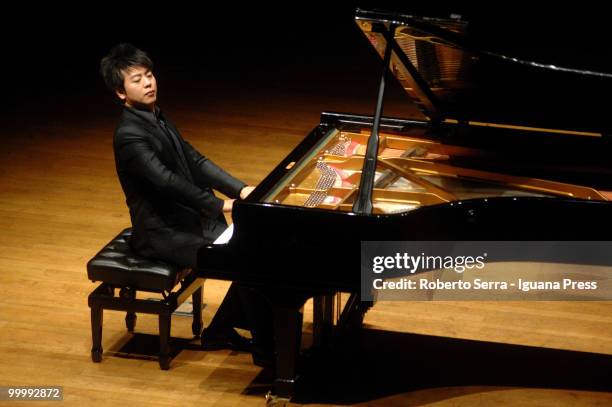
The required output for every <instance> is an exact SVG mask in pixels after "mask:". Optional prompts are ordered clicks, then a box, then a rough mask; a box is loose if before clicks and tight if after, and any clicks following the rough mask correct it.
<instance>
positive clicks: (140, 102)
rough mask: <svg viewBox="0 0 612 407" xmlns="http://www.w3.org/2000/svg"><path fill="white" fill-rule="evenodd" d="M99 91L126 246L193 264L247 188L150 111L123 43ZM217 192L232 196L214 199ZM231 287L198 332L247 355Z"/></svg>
mask: <svg viewBox="0 0 612 407" xmlns="http://www.w3.org/2000/svg"><path fill="white" fill-rule="evenodd" d="M100 72H101V74H102V77H103V79H104V82H105V84H106V86H107V87H108V88H109V89H110V90H111V91H112V92H113V93H114V94H116V95H117V97H118V98H119V100H120V102H121V104H122V106H123V112H122V114H121V117H120V119H119V124H118V126H117V128H116V130H115V135H114V152H115V164H116V169H117V175H118V176H119V181H120V183H121V187H122V188H123V192H124V193H125V197H126V203H127V205H128V207H129V210H130V217H131V221H132V227H133V232H132V238H131V240H130V245H131V247H132V248H133V250H134V251H136V252H137V253H139V254H141V255H143V256H146V257H152V258H158V259H162V260H165V261H168V262H171V263H175V264H178V265H180V266H183V267H195V266H196V253H197V249H198V248H199V247H200V246H202V245H204V244H207V243H211V242H213V241H214V240H215V239H216V238H217V237H218V236H219V235H220V234H221V233H222V232H223V230H225V228H226V227H227V223H226V221H225V217H224V215H223V213H224V212H230V211H231V210H232V205H233V202H234V199H244V198H246V196H247V195H248V194H249V193H250V192H251V191H252V190H253V187H250V186H247V185H246V184H245V183H244V182H242V181H239V180H238V179H236V178H234V177H233V176H231V175H230V174H228V173H227V172H225V171H224V170H223V169H221V168H220V167H218V166H217V165H216V164H214V163H213V162H212V161H211V160H209V159H208V158H206V157H204V156H203V155H202V154H200V153H199V152H198V151H197V150H196V149H195V148H193V147H192V146H191V145H190V144H189V143H188V142H187V141H185V140H184V139H183V138H182V137H181V134H180V133H179V132H178V130H177V128H176V127H175V126H174V124H172V122H170V121H169V120H168V118H167V117H166V116H165V115H164V114H163V113H162V111H161V110H160V109H159V107H157V105H156V101H157V83H156V80H155V76H154V74H153V63H152V61H151V59H150V58H149V57H148V55H147V54H146V53H145V52H143V51H142V50H140V49H138V48H136V47H134V46H133V45H130V44H119V45H117V46H115V47H114V48H113V49H112V50H111V51H110V52H109V54H108V55H107V56H105V57H104V58H103V59H102V61H101V64H100ZM213 189H214V190H218V191H220V192H222V193H223V194H225V195H226V196H228V197H230V198H231V199H225V200H222V199H220V198H218V197H216V196H215V194H214V193H213ZM243 290H244V289H243V288H241V287H239V286H236V285H235V284H232V286H231V287H230V289H229V291H228V293H227V295H226V297H225V299H224V300H223V303H222V304H221V306H220V307H219V310H218V312H217V314H216V315H215V317H214V318H213V321H212V322H211V324H210V325H209V327H208V328H207V329H206V330H205V332H204V334H203V342H204V343H205V344H208V345H210V347H211V348H214V347H216V348H221V347H228V348H233V349H241V350H247V348H248V346H249V345H250V344H249V343H248V341H247V340H246V339H245V338H243V337H242V336H240V335H238V333H237V332H236V331H235V330H234V329H233V327H234V326H241V327H244V326H243V325H241V324H240V323H239V322H240V321H242V323H244V321H246V318H244V317H243V314H244V313H243V309H244V307H243V302H244V301H246V300H245V298H247V296H248V294H244V293H243Z"/></svg>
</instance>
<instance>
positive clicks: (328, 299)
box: [312, 295, 335, 347]
mask: <svg viewBox="0 0 612 407" xmlns="http://www.w3.org/2000/svg"><path fill="white" fill-rule="evenodd" d="M334 299H335V295H320V296H316V297H314V298H313V318H312V320H313V321H312V346H313V347H324V346H328V345H329V344H330V342H331V338H332V334H333V329H334V320H333V319H334Z"/></svg>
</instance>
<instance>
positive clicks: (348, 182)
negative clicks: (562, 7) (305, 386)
mask: <svg viewBox="0 0 612 407" xmlns="http://www.w3.org/2000/svg"><path fill="white" fill-rule="evenodd" d="M355 21H356V24H357V25H358V27H359V28H360V29H361V31H362V32H363V34H364V35H365V37H366V39H367V40H368V42H369V43H370V44H371V45H372V47H373V49H374V51H375V52H376V53H378V54H379V55H380V57H381V59H382V61H383V63H382V69H381V77H380V86H379V91H378V99H377V101H376V109H375V112H374V114H373V115H372V116H365V115H357V114H344V113H331V112H324V113H322V114H321V119H320V123H319V124H318V125H317V126H316V127H315V128H314V129H313V130H312V131H311V132H310V134H308V136H306V138H305V139H304V140H303V141H302V142H301V143H300V144H299V145H298V146H297V147H296V148H295V149H294V150H293V151H292V152H291V153H290V154H289V155H288V156H287V157H286V158H285V159H284V160H283V161H282V162H280V163H279V164H278V166H277V167H276V168H275V169H274V170H273V171H272V172H271V173H270V174H269V175H268V176H267V177H265V179H264V180H263V181H262V182H261V183H260V184H259V185H258V186H257V188H256V189H255V191H254V192H253V193H252V194H251V195H250V196H249V197H248V198H247V199H246V200H243V201H237V202H236V203H235V205H234V209H233V213H232V217H233V225H234V231H233V235H232V237H231V239H230V240H229V241H228V242H227V243H224V244H215V245H208V246H205V247H202V248H201V249H200V251H199V255H198V264H199V269H198V273H199V275H200V276H201V277H206V278H214V279H223V280H231V281H235V282H240V283H242V284H244V285H247V286H251V287H254V288H255V289H257V290H258V291H259V292H261V293H263V295H265V296H266V297H267V298H268V300H269V301H270V303H271V304H272V307H273V313H274V332H275V346H276V349H275V353H276V356H275V357H276V360H275V363H276V365H275V374H276V379H275V390H274V392H275V396H276V399H273V400H274V401H278V400H286V399H289V398H290V397H291V396H292V395H293V392H294V386H295V383H296V380H297V378H298V373H299V371H298V369H297V360H298V358H299V353H300V346H301V342H300V341H301V336H302V308H303V305H304V303H305V302H306V301H307V300H308V299H310V298H315V299H316V301H315V311H316V315H315V319H316V322H317V323H318V324H319V325H317V326H318V327H321V326H322V327H327V328H329V327H330V326H331V325H333V329H354V328H355V327H358V326H359V325H360V323H361V320H362V318H363V315H364V313H365V312H366V311H367V309H368V308H369V307H370V306H371V305H372V304H371V303H368V302H362V301H360V298H359V290H360V272H359V270H360V242H361V241H376V240H402V241H406V240H409V241H414V240H434V241H435V240H609V234H610V231H612V204H611V203H610V202H609V200H610V199H612V165H611V163H612V159H611V158H610V156H611V153H612V149H611V144H610V139H611V137H610V136H611V134H610V127H611V126H610V122H609V120H607V115H606V114H605V106H601V105H599V104H597V103H596V102H594V101H593V94H594V93H596V92H601V93H602V94H606V93H607V94H611V93H610V92H609V91H610V90H612V75H610V74H607V73H601V72H597V71H589V70H583V69H578V68H574V67H570V68H566V67H560V66H555V65H548V64H546V63H545V62H542V61H537V60H535V61H533V60H524V59H520V58H514V57H511V56H508V55H505V54H503V53H499V52H494V51H491V50H488V49H481V48H478V47H477V45H475V44H476V43H475V42H473V41H471V40H470V37H469V35H466V27H467V25H466V23H465V22H464V21H461V20H460V19H436V18H424V17H415V16H410V15H404V14H398V13H388V12H378V11H367V10H359V9H358V10H356V14H355ZM395 80H397V81H398V82H399V84H400V85H401V87H402V88H403V89H404V90H405V91H406V93H407V96H408V97H409V99H410V100H411V101H412V102H413V103H414V104H416V106H418V108H419V111H420V112H421V116H422V117H420V118H412V119H403V118H391V117H385V116H384V115H383V102H384V95H385V89H386V87H387V85H388V83H389V82H390V81H395ZM337 292H346V293H351V296H350V298H349V299H348V301H347V302H346V305H345V307H344V310H343V312H342V315H341V317H340V319H339V321H338V322H337V323H336V324H335V325H334V324H332V323H331V322H330V312H329V309H330V307H331V305H332V304H331V303H330V301H331V300H330V295H332V294H334V293H337ZM317 332H318V331H317ZM319 333H320V332H319Z"/></svg>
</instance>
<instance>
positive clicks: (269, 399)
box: [266, 391, 289, 407]
mask: <svg viewBox="0 0 612 407" xmlns="http://www.w3.org/2000/svg"><path fill="white" fill-rule="evenodd" d="M288 403H289V399H288V398H284V397H278V396H277V395H275V394H272V392H271V391H269V392H268V393H266V407H285V406H286V405H287V404H288Z"/></svg>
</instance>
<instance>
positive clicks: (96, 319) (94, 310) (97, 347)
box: [91, 306, 104, 363]
mask: <svg viewBox="0 0 612 407" xmlns="http://www.w3.org/2000/svg"><path fill="white" fill-rule="evenodd" d="M103 312H104V310H103V309H102V307H96V306H93V307H91V339H92V347H91V360H93V361H94V362H96V363H99V362H101V361H102V319H103Z"/></svg>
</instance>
